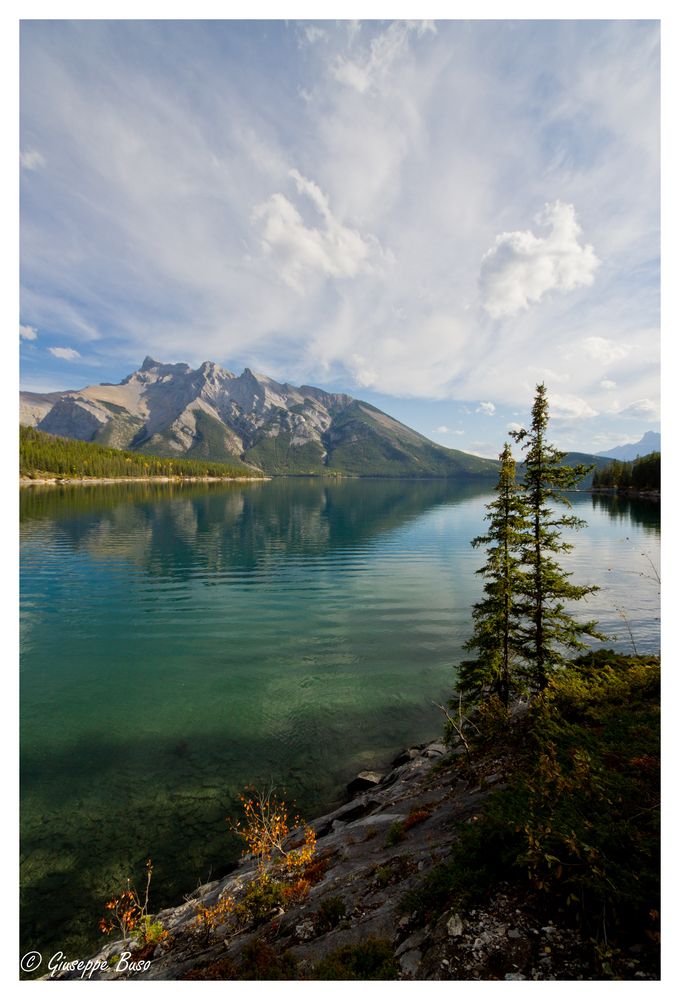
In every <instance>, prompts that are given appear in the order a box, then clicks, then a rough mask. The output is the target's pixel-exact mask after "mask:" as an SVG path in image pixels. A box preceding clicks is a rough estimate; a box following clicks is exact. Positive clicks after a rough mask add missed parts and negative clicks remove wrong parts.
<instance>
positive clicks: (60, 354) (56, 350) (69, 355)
mask: <svg viewBox="0 0 680 1000" xmlns="http://www.w3.org/2000/svg"><path fill="white" fill-rule="evenodd" d="M47 350H48V351H49V352H50V354H51V355H53V357H55V358H61V360H62V361H75V360H76V359H77V358H79V357H80V352H79V351H76V349H75V348H74V347H48V348H47Z"/></svg>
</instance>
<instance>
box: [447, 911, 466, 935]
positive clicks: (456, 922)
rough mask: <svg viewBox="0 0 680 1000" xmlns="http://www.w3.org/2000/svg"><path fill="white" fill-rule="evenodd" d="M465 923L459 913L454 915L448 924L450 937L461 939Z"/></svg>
mask: <svg viewBox="0 0 680 1000" xmlns="http://www.w3.org/2000/svg"><path fill="white" fill-rule="evenodd" d="M463 927H464V924H463V921H462V920H461V917H460V915H459V914H458V913H454V914H453V916H451V917H450V918H449V919H448V920H447V922H446V933H447V934H448V935H449V937H460V936H461V934H462V933H463Z"/></svg>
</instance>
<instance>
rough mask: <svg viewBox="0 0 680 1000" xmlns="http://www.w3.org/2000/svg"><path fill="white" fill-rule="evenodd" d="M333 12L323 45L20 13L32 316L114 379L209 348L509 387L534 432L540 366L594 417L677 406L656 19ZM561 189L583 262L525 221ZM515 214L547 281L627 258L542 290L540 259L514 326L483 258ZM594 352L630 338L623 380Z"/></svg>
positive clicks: (359, 373) (470, 385) (305, 377)
mask: <svg viewBox="0 0 680 1000" xmlns="http://www.w3.org/2000/svg"><path fill="white" fill-rule="evenodd" d="M314 23H316V22H314ZM318 23H319V24H320V26H321V27H322V28H323V30H325V31H327V32H328V38H327V40H325V41H322V43H321V44H319V42H321V40H320V39H317V43H316V44H311V45H305V46H304V50H303V51H302V52H301V51H300V49H299V48H298V47H297V44H296V43H297V41H298V40H299V39H300V38H301V37H302V32H301V29H300V25H299V23H298V24H297V25H296V24H295V23H294V22H292V23H284V22H276V23H274V22H272V23H271V24H270V25H267V27H266V30H265V29H263V31H262V32H260V31H259V29H258V31H253V28H252V25H250V26H248V25H247V24H243V23H239V22H234V23H233V24H229V25H228V26H224V24H221V23H219V22H214V23H213V22H211V23H203V22H168V23H167V24H165V25H163V26H160V25H158V24H156V23H153V22H125V21H121V22H111V21H99V22H97V21H90V22H77V23H72V22H53V23H51V24H49V25H48V24H46V23H44V22H31V23H28V24H27V25H26V26H25V27H26V30H25V31H24V32H22V70H23V72H24V73H25V79H26V80H27V81H29V86H27V87H25V88H24V95H23V96H24V99H23V101H22V129H23V135H24V137H26V138H25V144H26V145H30V146H31V147H32V148H33V149H39V150H40V152H41V155H42V156H43V158H44V159H45V161H46V163H47V167H48V168H47V169H43V170H36V171H35V172H34V173H33V174H31V175H30V177H28V178H26V179H27V180H30V183H27V184H26V185H25V197H24V199H23V204H22V244H23V246H22V258H23V259H22V276H23V278H24V281H25V284H24V287H23V289H22V316H26V317H30V320H31V322H32V323H34V324H35V325H36V327H37V328H38V330H39V331H41V340H42V339H43V338H44V334H43V332H42V331H44V330H46V329H52V330H59V331H61V334H60V336H62V337H64V340H63V341H62V342H63V343H68V344H73V345H74V346H75V345H78V348H80V345H81V344H82V343H86V342H91V341H95V340H96V342H97V357H98V358H99V359H101V362H102V364H103V365H105V366H107V367H106V368H103V369H102V370H103V374H104V377H106V378H108V377H111V374H110V373H111V370H112V374H113V375H115V377H118V373H121V374H122V372H121V370H120V358H121V357H125V359H126V363H127V359H128V358H130V357H132V358H142V357H143V356H144V355H145V354H147V353H150V354H152V355H155V356H159V357H162V358H163V357H168V358H170V357H172V358H175V359H177V360H180V359H182V360H187V361H189V362H190V363H192V364H195V363H200V362H201V361H203V360H206V359H207V358H210V359H214V360H216V361H219V362H221V363H223V364H224V365H225V366H226V367H228V368H235V367H237V366H239V365H241V366H242V365H245V364H248V365H250V366H251V367H253V368H255V369H256V370H260V371H264V372H267V373H270V374H271V375H273V376H274V377H277V378H280V379H281V380H283V381H285V380H289V381H291V382H296V383H298V384H299V383H301V382H304V383H308V384H321V385H325V386H327V387H328V388H338V389H343V390H345V389H346V390H347V391H352V386H353V385H366V386H369V385H370V386H372V387H373V388H374V389H375V390H377V391H379V392H381V393H384V394H390V393H391V394H394V395H399V396H411V397H426V398H430V399H432V398H437V399H449V400H450V399H455V400H474V401H477V400H490V399H492V400H494V402H495V405H496V406H497V407H498V408H499V409H500V408H501V406H502V407H505V406H506V405H507V406H512V407H513V408H515V407H522V410H521V414H522V415H518V416H515V419H517V420H523V419H524V416H523V414H524V412H525V411H524V407H525V405H526V404H527V402H528V401H529V400H530V399H531V398H532V395H533V391H534V384H535V381H540V380H542V379H543V378H545V381H546V384H547V385H548V388H549V390H552V389H553V388H561V389H565V390H568V391H569V392H570V393H572V394H573V395H574V396H576V397H577V398H580V399H585V400H587V401H588V403H589V404H590V405H591V406H592V407H593V408H596V409H603V408H604V407H605V405H606V406H608V407H609V406H610V404H611V403H612V397H616V396H619V392H612V393H606V392H605V390H604V388H603V387H601V386H599V385H598V382H599V380H600V379H604V378H605V376H607V377H610V378H611V379H616V382H617V386H618V387H619V390H620V398H621V400H623V404H625V403H628V402H630V401H631V400H641V399H655V398H656V395H657V391H658V386H657V380H658V359H657V353H656V352H657V348H658V336H657V335H656V334H655V333H654V330H655V328H656V326H657V323H658V300H657V299H658V286H657V283H656V276H655V271H654V266H655V265H654V261H655V259H656V256H657V254H658V219H659V205H658V198H657V193H658V163H657V158H656V157H657V154H656V148H657V145H658V135H657V134H656V133H657V123H656V119H657V109H658V94H657V85H658V66H657V62H658V35H659V30H658V25H655V24H654V23H653V22H645V23H643V22H624V21H620V22H587V23H585V22H570V23H569V24H567V23H566V22H545V23H543V24H541V25H540V26H539V25H538V24H537V23H535V22H513V24H512V28H511V30H510V29H509V28H508V24H507V23H504V22H492V21H488V22H482V21H479V22H474V21H473V22H455V21H441V22H439V23H438V33H437V34H433V33H431V32H429V31H428V30H427V28H425V27H421V29H420V32H421V37H420V38H419V33H418V29H417V28H415V29H414V28H413V27H408V26H405V25H403V24H399V23H394V24H389V23H388V24H386V23H385V22H377V21H369V20H366V21H363V22H360V23H359V22H358V23H356V24H350V23H349V22H340V23H339V24H335V23H333V22H330V21H327V22H318ZM309 24H310V26H311V22H309ZM265 35H266V40H265ZM223 36H224V38H225V40H226V41H228V42H229V46H230V48H229V51H230V53H231V57H230V59H228V60H227V59H224V58H222V57H221V56H220V55H218V53H221V52H223V49H222V47H221V45H220V44H219V43H220V41H221V39H222V37H223ZM509 47H511V48H512V52H513V58H512V60H509V59H508V52H509ZM139 51H144V52H145V54H146V55H145V58H144V59H143V60H142V59H137V58H136V55H135V53H138V52H139ZM272 54H275V55H276V56H277V57H278V67H277V68H276V69H274V61H273V59H272ZM179 61H183V62H186V63H187V64H190V65H191V66H192V68H193V74H194V75H193V77H192V82H191V87H190V88H189V87H187V78H186V77H185V76H184V75H183V74H178V73H176V72H175V71H174V69H173V67H175V66H176V65H177V64H178V62H179ZM342 66H344V67H345V68H346V72H348V73H350V74H352V73H354V74H355V75H356V76H357V85H356V86H355V85H352V84H351V83H349V84H348V83H346V82H341V81H340V80H339V79H338V78H337V75H336V73H335V70H336V69H337V68H338V67H342ZM362 74H363V75H362ZM546 80H549V82H550V86H549V87H546V86H544V83H545V81H546ZM622 81H626V85H625V86H623V85H622ZM362 88H363V92H361V91H362ZM201 93H202V94H209V95H210V99H209V100H205V101H203V100H201V101H196V99H195V95H196V94H201ZM303 93H304V95H306V96H307V97H309V98H310V99H309V100H306V99H305V98H304V97H303V96H297V95H298V94H300V95H302V94H303ZM133 94H134V95H135V99H134V100H131V95H133ZM28 137H30V143H29V139H28ZM293 164H294V165H295V166H297V168H298V169H297V176H295V175H291V174H290V173H289V169H290V166H291V165H293ZM73 177H77V178H78V184H77V185H74V184H73V182H72V181H73ZM274 192H276V193H278V195H279V198H280V199H282V200H281V202H278V203H277V202H276V201H272V198H273V197H274V195H273V193H274ZM558 193H559V194H560V197H561V199H562V201H563V202H565V203H567V206H565V207H568V206H569V205H572V204H573V205H574V206H576V208H577V209H578V217H579V220H580V221H581V222H582V224H583V226H584V230H585V234H584V235H582V236H576V237H574V236H573V233H572V238H571V239H568V238H566V237H565V238H564V239H563V241H562V243H563V244H564V247H562V244H561V243H560V241H559V240H558V239H557V237H556V236H554V234H553V232H552V228H554V227H551V226H549V227H548V228H547V229H546V230H539V229H537V228H536V226H534V225H533V224H532V223H530V221H529V220H531V218H532V215H533V213H534V211H535V209H536V208H537V207H538V206H541V205H543V204H544V203H545V202H546V201H548V202H552V203H553V204H554V200H555V197H556V196H557V194H558ZM45 205H49V206H50V210H49V212H46V211H45ZM253 206H265V207H264V208H263V210H262V211H263V214H262V217H261V218H260V219H259V220H258V221H257V225H256V226H254V225H253V220H252V207H253ZM586 220H587V221H586ZM269 224H271V226H272V227H273V233H272V242H271V244H270V245H269V246H268V247H267V251H268V252H267V253H265V254H263V253H262V247H261V243H260V240H261V238H263V237H264V232H265V230H266V228H267V226H268V225H269ZM334 224H336V226H337V227H339V235H337V238H336V233H335V230H334ZM277 227H278V229H277ZM520 227H523V228H528V229H530V230H533V231H534V232H533V233H531V232H530V233H529V237H530V242H531V240H534V241H536V243H535V244H532V246H534V247H535V256H536V258H537V259H538V260H539V261H545V259H546V258H547V259H548V262H549V264H550V268H549V270H550V280H551V281H557V280H559V281H561V282H566V280H567V279H566V278H565V276H564V275H563V273H562V270H561V264H560V266H558V265H557V264H556V260H557V259H559V260H560V262H564V264H565V267H566V266H567V265H569V266H571V264H572V263H573V259H574V258H576V259H577V260H581V262H582V263H583V244H584V243H585V242H586V241H587V242H588V243H592V245H593V246H594V247H595V248H596V250H597V255H598V256H599V257H601V258H602V259H603V260H604V261H606V266H604V265H603V266H602V267H601V268H600V269H599V270H598V271H597V272H596V276H597V280H596V282H595V284H594V286H593V287H592V290H591V291H590V292H589V293H588V294H586V295H584V294H579V293H571V294H568V293H566V292H560V291H559V288H558V287H556V286H555V287H553V289H552V292H550V291H547V292H546V291H545V290H544V289H543V285H545V281H544V282H543V283H542V284H541V283H538V284H536V283H535V282H532V283H529V288H527V287H525V285H526V282H525V277H526V276H525V275H524V272H522V273H521V278H522V280H521V281H520V282H519V284H520V287H521V289H522V291H523V293H526V294H524V299H523V300H522V303H523V305H524V304H525V303H527V302H530V301H533V300H531V299H530V298H529V295H528V291H533V292H534V293H535V294H537V295H538V294H539V293H540V295H542V297H541V305H540V307H539V308H533V309H529V310H526V309H523V305H522V306H521V307H520V308H519V309H518V310H516V313H515V316H514V318H513V316H511V315H509V314H507V313H506V314H504V315H505V316H506V318H505V319H504V322H503V324H502V327H500V326H499V325H497V324H496V323H494V322H493V321H492V320H490V319H489V317H488V315H487V314H486V313H484V312H483V310H481V308H480V299H479V285H478V280H479V262H480V260H481V259H482V256H483V255H484V252H485V251H486V250H488V249H489V247H490V246H491V244H492V242H493V240H492V236H493V235H495V234H497V233H504V232H506V233H509V234H510V235H511V236H512V234H513V232H514V231H515V230H517V229H518V228H520ZM489 234H491V235H489ZM344 237H346V239H344ZM551 240H552V241H553V243H552V244H550V241H551ZM378 241H379V243H378ZM551 245H552V250H553V251H554V253H552V255H551ZM380 246H382V247H389V248H390V249H391V250H392V251H393V254H394V257H393V260H392V263H390V264H389V265H387V262H386V260H385V255H384V254H382V253H381V251H380ZM501 249H502V250H503V251H504V252H507V251H508V248H507V247H505V248H501ZM558 249H559V250H560V253H558ZM562 249H564V253H563V254H562V253H561V251H562ZM500 254H501V250H499V253H498V254H496V255H495V256H494V257H493V258H492V259H491V262H490V263H489V268H490V270H489V276H491V273H492V271H493V267H497V266H499V265H500V263H501V262H500V259H499V255H500ZM579 254H580V256H579ZM525 257H527V258H528V259H527V260H525ZM509 259H510V262H511V263H512V264H516V265H523V264H526V265H527V268H528V270H529V271H531V269H532V267H533V266H534V264H536V260H534V258H533V257H532V256H531V254H528V255H526V254H525V255H524V256H522V255H521V254H514V253H512V252H511V253H509ZM492 265H493V267H492ZM500 270H502V269H500ZM520 270H521V268H520ZM567 270H568V268H567ZM527 280H528V279H527ZM546 280H547V279H546ZM559 287H560V288H561V285H560V286H559ZM302 289H304V294H300V291H301V290H302ZM541 289H543V290H541ZM499 301H503V298H502V296H501V299H500V300H499ZM504 304H505V305H507V300H506V301H504ZM465 305H469V306H470V308H469V309H468V310H467V311H466V310H465V308H464V307H465ZM112 330H113V331H116V337H115V340H114V339H113V338H112V337H111V336H110V334H109V333H108V332H107V331H112ZM501 332H502V336H501V335H499V333H501ZM584 338H585V339H586V340H587V339H588V338H600V340H601V341H603V342H604V343H605V344H607V343H609V344H613V345H615V346H620V345H621V344H625V345H627V346H630V348H631V350H630V353H629V354H628V355H627V356H626V357H625V358H621V359H620V360H618V361H616V362H612V363H611V365H610V364H609V363H605V362H604V361H597V360H596V359H595V358H593V357H592V356H591V355H589V354H586V353H585V352H584V349H583V347H582V345H581V341H582V340H583V339H584ZM395 342H396V347H398V350H397V349H396V348H395V346H394V344H395ZM562 345H563V346H564V348H565V353H562V351H561V347H562ZM83 350H84V353H87V352H85V349H83ZM558 352H559V353H558ZM32 353H33V354H36V353H38V352H35V351H34V352H32ZM41 354H43V352H41ZM44 357H45V358H47V355H46V353H45V354H44ZM62 367H63V366H62ZM530 368H533V369H534V370H533V371H531V370H530ZM558 378H559V379H561V380H563V381H562V384H559V383H558ZM623 404H622V405H623ZM475 405H476V403H475ZM387 408H388V409H389V407H387ZM471 409H474V406H472V407H471ZM573 409H574V407H573V406H572V410H573ZM445 412H446V411H444V412H442V414H441V415H442V416H443V415H444V414H445ZM504 412H505V411H504ZM510 412H511V411H507V414H508V415H510ZM577 412H578V408H577ZM455 414H456V418H457V417H458V416H460V415H461V414H460V411H459V410H458V408H457V406H456V407H455ZM612 417H613V415H612V416H609V415H603V418H602V419H603V421H605V422H606V421H610V422H611V421H612ZM622 422H623V421H622ZM430 423H431V419H429V420H428V419H427V418H424V421H423V426H429V425H430ZM499 423H500V426H502V425H503V421H499ZM491 425H492V420H487V421H486V426H488V427H489V428H491ZM569 427H570V428H571V425H569ZM593 429H594V428H593ZM574 433H577V431H574ZM589 433H590V427H589ZM466 440H467V438H466Z"/></svg>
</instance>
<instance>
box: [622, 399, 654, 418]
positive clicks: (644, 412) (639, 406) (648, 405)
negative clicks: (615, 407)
mask: <svg viewBox="0 0 680 1000" xmlns="http://www.w3.org/2000/svg"><path fill="white" fill-rule="evenodd" d="M619 416H621V417H635V418H636V419H638V420H658V419H659V404H658V403H655V402H654V400H652V399H636V400H634V402H632V403H629V404H628V406H624V408H623V409H622V410H620V411H619Z"/></svg>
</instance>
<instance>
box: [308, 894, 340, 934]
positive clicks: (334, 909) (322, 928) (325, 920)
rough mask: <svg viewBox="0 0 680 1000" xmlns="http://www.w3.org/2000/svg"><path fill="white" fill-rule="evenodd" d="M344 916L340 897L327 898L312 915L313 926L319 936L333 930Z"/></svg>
mask: <svg viewBox="0 0 680 1000" xmlns="http://www.w3.org/2000/svg"><path fill="white" fill-rule="evenodd" d="M345 915H346V911H345V903H344V900H343V899H342V898H341V897H340V896H328V897H327V898H326V899H324V900H323V902H322V903H321V906H320V907H319V909H318V910H317V911H316V913H315V914H314V926H315V928H316V930H317V931H318V932H319V933H320V934H324V933H325V932H326V931H330V930H333V928H334V927H337V926H338V924H339V923H340V921H341V920H342V919H343V917H344V916H345Z"/></svg>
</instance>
